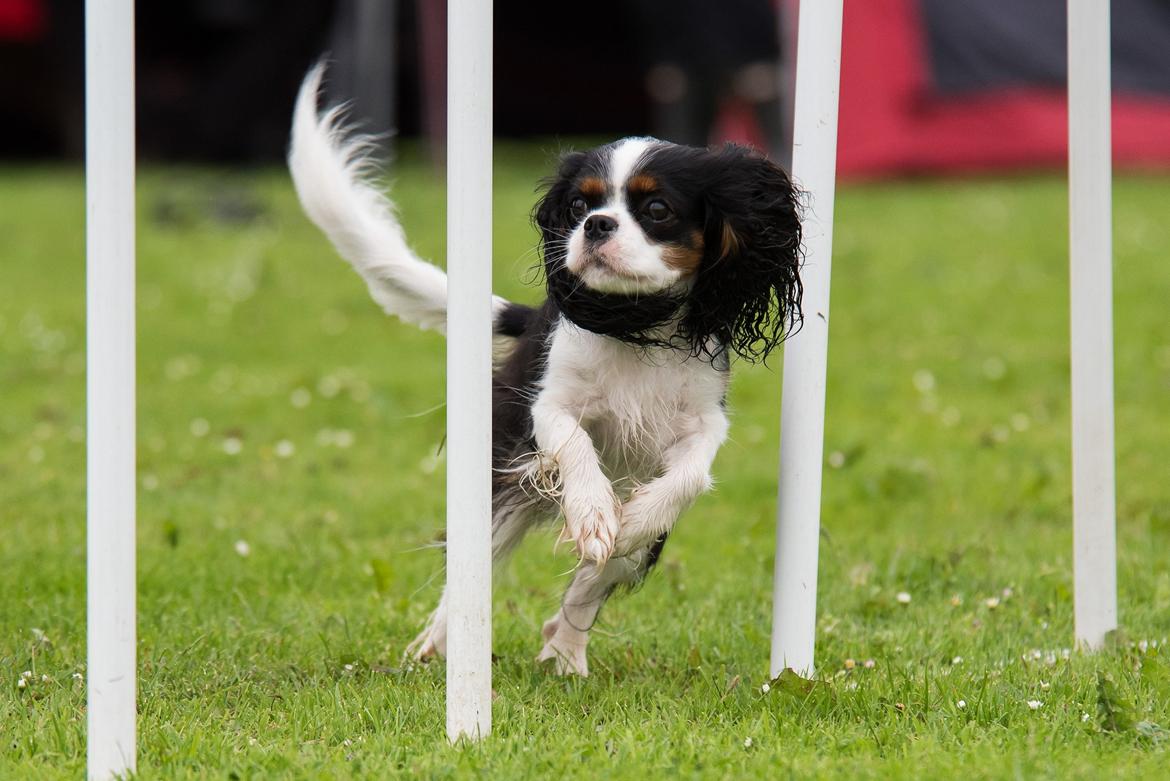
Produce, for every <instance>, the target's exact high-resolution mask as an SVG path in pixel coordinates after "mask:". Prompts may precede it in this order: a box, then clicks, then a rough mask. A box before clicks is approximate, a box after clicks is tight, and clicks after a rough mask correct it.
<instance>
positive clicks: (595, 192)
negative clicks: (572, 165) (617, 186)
mask: <svg viewBox="0 0 1170 781" xmlns="http://www.w3.org/2000/svg"><path fill="white" fill-rule="evenodd" d="M577 189H578V190H580V191H581V194H582V195H584V196H585V197H587V198H601V197H602V196H604V195H605V181H604V180H602V179H599V178H598V177H596V176H589V177H586V178H585V179H582V180H581V183H580V184H578V185H577Z"/></svg>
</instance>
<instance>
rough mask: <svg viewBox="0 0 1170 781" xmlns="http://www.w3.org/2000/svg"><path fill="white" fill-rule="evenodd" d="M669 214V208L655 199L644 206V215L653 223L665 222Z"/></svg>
mask: <svg viewBox="0 0 1170 781" xmlns="http://www.w3.org/2000/svg"><path fill="white" fill-rule="evenodd" d="M671 214H672V212H671V211H670V207H669V206H667V205H666V203H665V202H664V201H660V200H657V199H655V200H653V201H650V203H648V204H646V215H647V216H648V217H649V218H650V219H652V220H654V222H666V221H667V220H669V219H670V215H671Z"/></svg>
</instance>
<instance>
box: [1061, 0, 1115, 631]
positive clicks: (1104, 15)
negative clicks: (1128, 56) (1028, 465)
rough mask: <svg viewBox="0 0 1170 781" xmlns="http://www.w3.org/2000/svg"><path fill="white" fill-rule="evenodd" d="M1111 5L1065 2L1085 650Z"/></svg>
mask: <svg viewBox="0 0 1170 781" xmlns="http://www.w3.org/2000/svg"><path fill="white" fill-rule="evenodd" d="M1109 5H1110V4H1109V3H1108V2H1107V0H1069V3H1068V179H1069V188H1068V190H1069V285H1070V289H1071V295H1070V299H1071V301H1070V313H1071V321H1072V322H1071V329H1070V336H1071V362H1072V461H1073V569H1074V574H1073V584H1074V588H1073V594H1074V601H1075V634H1076V643H1077V645H1078V646H1080V647H1083V648H1086V649H1096V648H1100V647H1101V646H1102V645H1103V644H1104V642H1105V635H1106V633H1107V632H1109V631H1111V630H1113V629H1116V628H1117V537H1116V499H1115V487H1114V446H1113V199H1112V186H1113V174H1112V159H1111V155H1112V149H1111V145H1110V127H1109V123H1110V92H1111V91H1110V83H1109V81H1110V71H1111V69H1110V61H1109V53H1110V40H1109V27H1110V25H1109Z"/></svg>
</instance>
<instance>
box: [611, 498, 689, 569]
mask: <svg viewBox="0 0 1170 781" xmlns="http://www.w3.org/2000/svg"><path fill="white" fill-rule="evenodd" d="M677 518H678V513H676V512H675V511H674V510H673V508H671V507H667V506H664V505H663V503H662V502H660V501H658V500H657V499H656V498H655V496H654V494H653V492H652V491H651V490H650V489H648V488H646V487H645V486H643V487H642V488H638V489H635V490H634V492H633V493H632V494H630V496H629V498H628V499H626V501H625V504H623V505H622V524H621V530H620V531H619V532H618V535H617V539H616V540H614V548H613V555H615V556H629V555H630V554H632V553H634V552H636V551H639V550H641V549H643V548H645V547H647V546H648V545H650V544H651V543H652V542H654V540H656V539H658V538H659V537H660V536H662V535H663V534H664V533H666V532H668V531H670V529H671V527H673V526H674V522H675V521H676V520H677Z"/></svg>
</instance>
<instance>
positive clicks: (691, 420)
mask: <svg viewBox="0 0 1170 781" xmlns="http://www.w3.org/2000/svg"><path fill="white" fill-rule="evenodd" d="M551 338H552V343H551V345H550V349H549V354H548V370H547V373H546V375H545V380H544V383H543V387H542V389H541V391H540V393H541V396H542V397H544V396H545V395H546V394H551V395H552V396H554V397H555V399H556V401H557V403H558V404H559V406H561V408H563V409H568V410H570V411H571V412H572V413H573V414H574V415H575V416H576V417H577V419H578V422H579V423H580V425H581V427H582V428H584V429H585V431H586V432H588V434H589V436H590V438H591V439H592V440H593V444H594V446H595V447H596V448H597V453H598V456H599V457H600V458H601V461H602V464H603V466H604V468H605V470H606V472H607V473H608V474H609V477H610V478H611V479H612V480H615V481H617V482H619V483H620V482H622V481H623V480H627V479H628V480H631V481H634V482H639V481H643V480H646V479H649V478H651V477H653V476H654V475H655V474H656V473H657V471H658V470H659V469H660V468H661V462H662V455H663V453H664V452H665V451H666V450H667V449H668V448H669V447H670V446H671V445H672V444H674V443H675V442H676V441H678V440H679V439H680V438H681V437H683V436H686V435H687V434H689V433H692V432H693V430H694V428H695V427H696V426H697V425H698V418H699V416H700V415H701V414H703V413H705V412H708V411H710V410H711V409H712V408H713V407H718V406H719V405H720V404H721V402H722V398H723V394H724V392H725V390H726V382H727V378H726V373H724V372H720V371H718V370H716V369H714V368H713V367H712V366H711V364H710V362H708V361H704V360H698V359H695V358H692V357H691V356H689V355H688V354H687V353H685V352H682V351H672V350H649V351H647V350H641V349H638V348H636V347H632V346H630V345H628V344H624V343H622V342H619V341H617V340H615V339H610V338H607V337H602V336H598V335H597V334H593V333H590V332H588V331H584V330H582V329H579V328H577V327H576V326H573V325H570V324H566V323H563V322H562V323H561V324H559V325H558V326H557V328H556V330H555V331H554V333H553V335H552V337H551Z"/></svg>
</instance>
